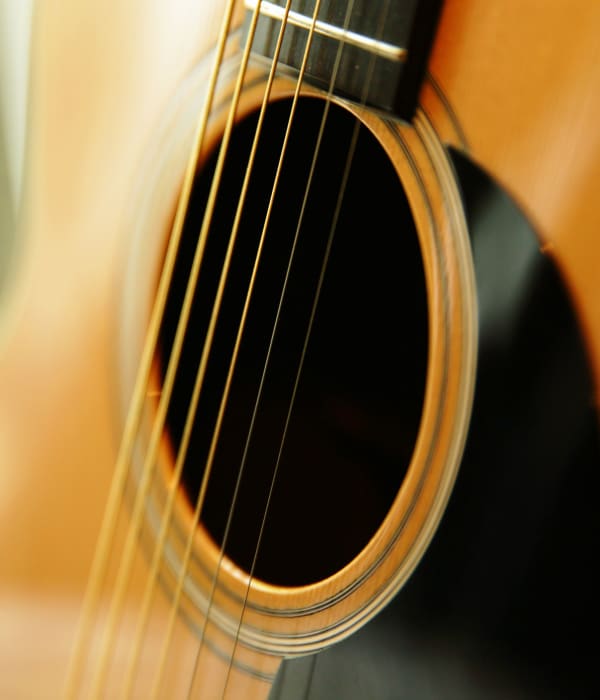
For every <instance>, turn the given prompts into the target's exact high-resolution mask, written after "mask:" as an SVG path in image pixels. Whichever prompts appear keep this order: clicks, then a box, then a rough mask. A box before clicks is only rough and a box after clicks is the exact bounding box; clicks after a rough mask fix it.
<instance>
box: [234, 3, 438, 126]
mask: <svg viewBox="0 0 600 700" xmlns="http://www.w3.org/2000/svg"><path fill="white" fill-rule="evenodd" d="M258 2H259V0H245V7H246V21H245V24H244V33H247V29H248V26H249V23H250V18H251V16H252V13H253V12H254V11H255V10H256V6H257V3H258ZM285 4H286V3H285V0H261V1H260V6H259V14H260V16H259V20H258V24H257V28H256V33H255V36H254V42H253V46H252V51H253V53H254V55H256V56H259V57H261V58H262V59H263V60H266V61H269V60H272V57H273V55H274V51H275V45H276V43H277V37H278V34H279V31H280V28H281V22H282V21H283V19H284V17H285V10H284V8H285ZM440 5H441V0H402V1H400V2H399V1H398V0H354V3H353V5H352V12H351V16H350V18H349V21H348V22H347V26H345V24H346V20H345V18H346V14H347V8H348V3H347V2H343V1H342V0H322V2H321V5H320V8H319V13H318V16H317V18H316V22H315V26H314V36H313V39H312V44H311V50H310V54H309V58H308V63H307V67H306V73H305V80H306V81H307V82H310V83H311V84H313V85H316V86H317V87H320V88H322V89H324V90H328V89H329V88H330V83H331V82H332V75H333V73H334V71H335V80H333V93H334V94H335V95H337V96H340V97H343V98H345V99H349V100H351V101H354V102H357V103H359V104H366V105H368V106H370V107H374V108H376V109H377V110H380V111H383V112H385V113H387V114H389V115H392V116H396V117H400V118H403V119H406V120H410V119H411V118H412V116H413V114H414V110H415V107H416V102H417V97H418V91H419V88H420V85H421V82H422V79H423V75H424V72H425V69H426V65H427V60H428V55H429V50H430V47H431V44H432V41H433V36H434V32H435V27H436V25H437V19H438V16H439V10H440ZM314 8H315V0H293V2H292V4H291V8H290V12H289V14H288V18H287V23H286V28H285V34H284V39H283V44H282V48H281V53H280V56H279V63H280V66H281V69H282V70H283V71H287V72H292V73H296V74H297V72H298V70H299V67H300V65H301V63H302V58H303V55H304V50H305V46H306V40H307V37H308V32H309V30H310V28H311V27H312V25H313V13H314ZM340 51H341V60H339V61H337V60H336V57H337V55H338V53H339V52H340ZM336 64H338V66H337V70H336V69H335V66H336Z"/></svg>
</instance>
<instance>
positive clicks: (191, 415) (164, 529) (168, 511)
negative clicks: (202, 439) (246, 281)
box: [122, 0, 292, 698]
mask: <svg viewBox="0 0 600 700" xmlns="http://www.w3.org/2000/svg"><path fill="white" fill-rule="evenodd" d="M291 4H292V0H287V4H286V6H285V9H284V17H283V21H282V25H281V29H280V32H279V36H278V38H277V43H276V46H275V51H274V54H273V60H272V62H271V68H270V71H269V75H268V77H267V82H266V87H265V91H264V95H263V100H262V104H261V108H260V112H259V116H258V121H257V125H256V129H255V134H254V139H253V143H252V146H251V150H250V155H249V158H248V163H247V166H246V173H245V176H244V181H243V183H242V188H241V192H240V196H239V199H238V205H237V209H236V213H235V217H234V221H233V225H232V229H231V234H230V245H229V249H228V252H227V254H226V261H225V264H224V267H223V276H222V282H221V284H220V287H221V286H224V284H225V278H226V276H227V270H228V269H229V260H230V257H231V253H232V251H233V247H234V245H235V241H236V238H237V234H238V230H239V226H240V222H241V217H242V212H243V209H244V205H245V201H246V197H247V193H248V186H249V182H250V176H251V173H252V171H253V168H254V162H255V158H256V153H257V151H258V142H259V139H260V136H261V133H262V127H263V122H264V118H265V114H266V110H267V105H268V103H269V98H270V95H271V89H272V86H273V82H274V80H275V73H276V67H277V62H278V60H279V54H280V52H281V47H282V45H283V37H284V33H285V28H286V25H287V16H288V14H289V11H290V7H291ZM259 257H260V253H259V256H258V257H257V265H258V259H259ZM252 286H253V283H252V282H251V287H252ZM219 297H220V294H219V292H217V298H219ZM215 308H217V304H215ZM216 313H218V308H217V311H216ZM243 318H245V313H244V314H243ZM210 350H211V346H210V343H208V342H207V343H206V344H205V346H204V349H203V354H202V357H201V359H200V363H199V366H198V371H197V374H196V380H195V383H194V389H193V392H192V398H191V400H190V406H189V408H188V418H187V420H186V423H185V426H184V431H183V434H182V438H181V441H180V444H179V448H178V455H177V460H176V463H175V468H174V471H173V475H172V478H171V480H170V483H169V486H168V490H167V494H166V499H167V500H166V505H165V508H164V511H163V513H162V516H161V523H160V530H159V534H158V538H157V541H156V544H155V546H154V552H153V555H152V560H151V563H150V571H149V574H148V577H147V579H146V585H145V588H144V593H143V600H142V604H141V609H140V612H139V615H138V624H137V627H136V632H135V638H134V643H133V648H132V654H131V658H130V661H129V666H128V670H127V673H126V677H125V683H124V690H123V693H122V697H123V698H128V697H129V696H130V694H131V692H132V689H133V683H134V680H135V672H136V668H137V663H138V661H139V656H140V652H141V648H142V643H143V638H144V634H145V631H146V627H147V624H148V622H149V612H150V603H151V600H152V596H153V592H154V587H155V583H156V580H157V577H158V571H159V566H160V560H161V555H162V553H163V548H164V545H165V542H166V538H167V534H168V528H169V525H170V522H171V515H172V510H173V505H174V502H175V495H176V493H177V488H178V486H179V483H180V480H181V474H182V471H183V464H184V461H185V456H186V454H187V449H188V446H189V440H190V438H191V433H192V428H193V424H194V419H195V415H196V410H197V406H198V402H199V398H200V394H201V391H202V386H203V383H204V377H205V374H206V365H207V358H208V355H209V354H210ZM237 350H238V346H236V348H235V350H234V353H235V357H237ZM232 363H234V364H235V360H232ZM208 475H209V474H208V471H207V474H206V478H205V481H207V480H208ZM204 488H205V487H204Z"/></svg>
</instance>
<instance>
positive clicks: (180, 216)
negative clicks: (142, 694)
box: [62, 0, 236, 700]
mask: <svg viewBox="0 0 600 700" xmlns="http://www.w3.org/2000/svg"><path fill="white" fill-rule="evenodd" d="M235 5H236V0H229V2H228V4H227V7H226V9H225V12H224V14H223V19H222V22H221V26H220V29H219V35H218V39H217V44H216V47H215V58H214V62H213V66H212V70H211V73H210V76H209V80H208V85H207V92H206V101H205V104H204V107H203V109H202V111H201V113H200V115H199V119H198V123H197V126H196V130H195V134H194V141H193V146H192V150H191V155H190V159H189V161H188V164H187V168H186V172H185V174H184V179H183V184H182V189H181V193H180V196H179V200H178V203H177V208H176V212H175V218H174V221H173V226H172V229H171V233H170V236H169V242H168V246H167V250H166V254H165V261H164V264H163V269H162V272H161V275H160V279H159V283H158V288H157V295H156V299H155V302H154V305H153V308H152V311H151V315H150V321H149V324H148V329H147V331H146V337H145V340H144V346H143V350H142V356H141V359H140V364H139V367H138V371H137V374H136V380H135V385H134V389H133V393H132V398H131V401H130V407H129V411H128V414H127V418H126V423H125V428H124V431H123V437H122V439H121V444H120V447H119V451H118V454H117V459H116V463H115V470H114V474H113V477H112V481H111V486H110V490H109V494H108V498H107V503H106V506H105V510H104V515H103V518H102V522H101V525H100V530H99V535H98V541H97V544H96V548H95V552H94V557H93V561H92V565H91V569H90V575H89V577H88V583H87V586H86V590H85V593H84V598H83V603H82V608H81V613H80V618H79V621H78V624H77V629H76V632H75V642H74V646H73V652H72V654H71V658H70V661H69V666H68V668H67V673H66V677H65V684H64V688H63V692H62V695H63V697H64V698H66V699H67V700H70V699H72V698H74V697H75V693H76V692H77V688H78V687H79V685H80V680H81V675H82V673H83V670H84V668H85V665H86V662H87V656H88V653H89V644H90V637H91V634H92V629H93V618H94V615H95V614H96V613H97V608H98V605H99V600H100V594H101V591H102V588H103V586H104V582H105V579H106V574H107V570H108V561H109V558H110V553H111V547H112V542H113V540H114V537H115V534H116V528H117V523H118V516H119V511H120V509H121V503H122V497H123V493H124V489H125V484H126V480H127V476H128V472H129V463H130V459H131V456H132V453H133V445H134V442H135V436H136V433H137V430H138V427H139V424H140V420H141V415H142V408H143V405H144V402H145V395H146V391H147V386H148V380H149V377H150V371H151V367H152V361H153V357H154V352H155V349H156V344H157V340H158V334H159V329H160V325H161V322H162V317H163V313H164V308H165V305H166V299H167V293H168V290H169V288H170V285H171V279H172V276H173V270H174V267H175V259H176V254H177V250H178V249H179V242H180V239H181V234H182V231H183V223H184V220H185V213H186V211H187V207H188V202H189V197H190V194H191V189H192V183H193V179H194V174H195V172H196V163H197V161H198V158H199V154H200V150H201V148H202V144H203V143H204V138H205V134H206V128H207V124H208V118H209V115H210V111H211V108H212V103H213V100H214V95H215V92H216V86H217V79H218V75H219V71H220V67H221V65H222V61H223V56H224V53H225V47H226V43H227V37H228V36H229V30H230V26H231V22H232V17H233V11H234V8H235Z"/></svg>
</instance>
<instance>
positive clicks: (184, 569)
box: [152, 0, 321, 698]
mask: <svg viewBox="0 0 600 700" xmlns="http://www.w3.org/2000/svg"><path fill="white" fill-rule="evenodd" d="M320 1H321V0H317V7H316V9H315V13H314V23H313V30H312V31H311V32H310V41H312V36H313V34H314V24H316V16H317V13H318V7H319V5H320ZM309 49H310V43H309V45H308V46H307V48H306V49H305V52H304V57H303V60H302V65H301V67H300V69H299V76H300V79H299V80H298V82H297V85H296V90H295V92H294V96H293V99H292V106H291V108H290V116H289V119H288V125H287V129H286V133H285V135H284V139H283V143H282V147H281V153H280V158H279V163H278V166H277V170H276V174H275V178H274V185H273V190H272V193H271V197H270V201H269V204H268V206H267V213H266V216H265V221H264V224H263V229H262V232H261V237H260V241H259V246H258V251H257V257H256V259H255V262H254V268H253V271H252V275H251V280H250V283H249V288H248V292H247V296H246V300H245V303H244V309H243V311H242V316H241V320H240V324H239V328H238V334H237V337H236V341H235V345H234V351H233V354H232V359H231V361H230V366H229V370H228V375H227V379H226V384H225V387H224V393H223V396H222V399H221V403H220V406H219V411H218V416H217V423H216V426H215V429H214V431H213V437H212V440H211V445H210V447H209V453H208V456H207V461H206V466H205V472H204V475H203V481H202V484H201V487H200V492H199V494H198V498H197V501H196V507H195V510H194V514H193V517H192V524H191V526H190V535H189V536H188V538H187V542H186V549H185V553H184V556H183V560H182V563H181V567H180V574H179V576H178V580H177V584H176V589H175V592H174V594H173V601H172V605H171V613H170V618H169V623H168V628H167V634H166V636H165V639H164V642H163V649H162V652H161V657H160V662H159V673H158V674H157V680H156V685H155V686H154V693H153V695H152V698H156V697H157V694H158V692H159V689H160V686H161V683H162V679H161V676H162V674H163V672H164V668H165V664H166V657H167V653H168V648H169V645H170V640H171V637H172V634H173V628H174V622H175V618H176V614H177V612H178V610H179V604H180V599H181V594H182V591H183V583H184V580H185V576H186V574H187V568H188V566H189V560H190V557H191V551H192V545H193V541H194V533H195V531H196V528H197V526H198V523H199V520H200V515H201V511H202V507H203V504H204V499H205V494H206V489H207V485H208V477H209V475H210V472H211V469H212V464H213V460H214V455H215V451H216V447H217V441H218V437H219V433H220V428H221V423H222V420H223V416H224V412H225V408H226V403H227V398H228V394H229V388H230V385H231V381H232V378H233V373H234V369H235V364H236V361H237V355H238V351H239V347H240V344H241V339H242V334H243V330H244V327H245V321H246V317H247V313H248V308H249V305H250V300H251V295H252V291H253V287H254V281H255V278H256V274H257V271H258V264H259V260H260V256H261V252H262V247H263V243H264V240H265V236H266V231H267V228H268V224H269V221H270V216H271V211H272V208H273V203H274V199H275V191H276V189H277V183H278V180H279V176H280V173H281V169H282V165H283V160H284V155H285V152H286V148H287V143H288V141H289V136H290V132H291V125H292V121H293V115H294V112H295V110H296V105H297V102H298V99H299V95H300V86H301V84H302V80H301V76H303V75H304V72H305V70H306V65H307V60H308V53H309ZM195 408H196V407H195V406H191V407H190V410H189V411H188V415H187V418H186V425H189V426H190V430H191V426H192V423H193V420H194V416H195ZM182 447H183V448H184V450H186V449H187V444H186V445H183V446H181V447H180V451H181V450H182ZM179 459H181V460H182V461H183V460H184V459H185V452H183V453H182V454H180V455H178V460H179ZM213 583H214V579H213ZM213 593H214V588H213V589H212V590H211V596H210V600H212V594H213ZM208 607H209V608H210V602H209V606H208ZM206 619H207V618H206ZM205 629H206V627H205V625H204V626H203V628H202V632H201V634H200V642H199V648H201V646H202V642H203V639H204V634H205ZM197 658H198V657H196V661H195V663H194V669H195V668H196V665H197ZM192 684H193V674H192ZM153 685H154V684H153Z"/></svg>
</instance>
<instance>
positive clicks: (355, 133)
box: [188, 0, 390, 700]
mask: <svg viewBox="0 0 600 700" xmlns="http://www.w3.org/2000/svg"><path fill="white" fill-rule="evenodd" d="M353 4H354V0H352V1H351V2H350V3H349V5H348V8H347V15H346V17H345V20H344V22H345V24H344V29H347V28H348V26H349V22H350V16H351V14H352V10H353ZM389 9H390V0H387V2H386V3H385V4H384V7H383V10H382V12H381V15H380V18H379V22H378V26H377V28H376V32H375V33H376V35H378V36H381V35H382V34H383V29H384V24H385V21H386V19H387V17H388V15H389ZM343 47H344V44H343V43H340V45H339V46H338V51H337V55H336V65H335V67H334V70H333V72H332V80H331V82H330V86H329V90H330V94H329V95H328V100H327V102H326V105H327V109H326V110H324V113H323V117H322V121H321V130H320V133H319V140H318V143H317V146H316V149H315V154H314V157H313V164H312V168H311V173H310V176H309V180H308V182H307V185H306V190H305V202H304V203H303V207H302V209H301V213H300V218H299V221H298V227H297V234H298V232H299V229H300V227H301V225H302V219H303V216H304V208H305V205H306V201H307V199H308V194H309V191H310V188H311V184H312V176H313V172H314V166H315V164H316V159H317V156H318V152H319V149H320V145H321V137H322V134H323V131H324V125H325V122H326V120H327V116H328V106H329V104H330V99H331V95H332V92H333V88H334V86H335V80H336V77H337V70H338V69H339V61H341V55H342V52H343ZM374 68H375V59H374V56H372V55H371V56H370V59H369V65H368V68H367V75H366V79H365V82H364V87H363V91H362V94H361V99H360V104H361V106H364V105H365V104H366V102H367V98H368V95H369V87H370V84H371V79H372V77H373V72H374ZM360 126H361V123H360V121H359V120H358V119H357V120H356V122H355V124H354V128H353V132H352V136H351V140H350V145H349V149H348V155H347V157H346V163H345V166H344V172H343V176H342V180H341V183H340V188H339V191H338V197H337V202H336V206H335V211H334V215H333V219H332V222H331V227H330V231H329V235H328V240H327V245H326V248H325V254H324V259H323V263H322V266H321V271H320V275H319V280H318V283H317V288H316V292H315V297H314V300H313V306H312V309H311V314H310V318H309V322H308V326H307V330H306V334H305V339H304V344H303V347H302V353H301V355H300V361H299V364H298V369H297V372H296V378H295V381H294V387H293V390H292V395H291V398H290V404H289V407H288V412H287V415H286V419H285V423H284V428H283V433H282V436H281V441H280V445H279V451H278V454H277V459H276V462H275V467H274V470H273V475H272V478H271V484H270V487H269V493H268V496H267V501H266V505H265V511H264V513H263V518H262V522H261V525H260V530H259V533H258V539H257V543H256V547H255V551H254V556H253V560H252V565H251V568H250V572H249V576H248V584H247V586H246V591H245V596H244V601H243V605H242V613H241V616H240V620H239V623H238V626H237V630H236V635H235V640H234V645H233V650H232V653H231V655H230V660H229V669H228V673H227V678H226V680H225V687H224V691H223V697H225V693H226V692H227V685H228V682H229V677H230V674H231V669H232V667H233V659H234V657H235V652H236V650H237V645H238V643H239V637H240V632H241V627H242V623H243V619H244V614H245V610H246V607H247V604H248V597H249V594H250V588H251V583H252V579H253V576H254V570H255V567H256V562H257V559H258V553H259V550H260V545H261V541H262V537H263V534H264V529H265V525H266V521H267V516H268V512H269V507H270V504H271V499H272V495H273V490H274V487H275V483H276V480H277V475H278V472H279V467H280V463H281V458H282V455H283V449H284V445H285V441H286V437H287V432H288V428H289V424H290V419H291V416H292V412H293V408H294V405H295V400H296V394H297V391H298V386H299V384H300V377H301V374H302V369H303V366H304V361H305V358H306V352H307V349H308V344H309V341H310V337H311V334H312V328H313V324H314V319H315V316H316V311H317V307H318V304H319V299H320V296H321V290H322V286H323V281H324V279H325V273H326V270H327V265H328V262H329V256H330V253H331V247H332V244H333V239H334V236H335V233H336V231H337V225H338V221H339V217H340V214H341V211H342V205H343V200H344V197H345V194H346V190H347V184H348V180H349V177H350V172H351V170H352V164H353V160H354V154H355V152H356V145H357V143H358V137H359V133H360ZM290 265H291V260H290ZM286 282H287V278H286ZM285 290H286V286H285V284H284V289H283V292H282V296H281V298H280V308H279V310H278V313H277V316H276V320H275V325H274V328H273V331H272V334H271V338H270V342H269V351H268V353H267V358H266V361H265V366H264V369H263V376H262V378H261V384H260V387H259V393H258V396H257V398H256V402H255V405H254V413H253V416H252V421H251V423H250V430H249V433H248V436H247V438H246V445H245V448H244V456H243V458H242V460H244V459H245V458H246V454H247V449H248V446H249V442H250V440H251V436H252V430H253V426H254V421H255V415H256V413H257V411H258V405H259V403H260V400H261V395H262V387H263V384H264V378H265V376H266V372H267V367H268V364H269V360H270V352H271V347H272V344H273V341H274V338H275V334H276V331H277V326H278V322H279V312H280V309H281V304H282V302H283V297H284V296H285ZM242 469H243V461H242V467H241V468H240V473H241V471H242ZM234 505H235V501H234V503H233V504H232V506H231V509H230V517H231V512H232V510H233V507H234ZM224 546H225V545H223V546H222V548H221V556H222V555H223V552H224ZM220 564H221V561H219V564H218V565H217V576H218V571H219V568H220ZM188 700H189V696H188Z"/></svg>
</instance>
